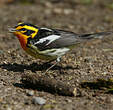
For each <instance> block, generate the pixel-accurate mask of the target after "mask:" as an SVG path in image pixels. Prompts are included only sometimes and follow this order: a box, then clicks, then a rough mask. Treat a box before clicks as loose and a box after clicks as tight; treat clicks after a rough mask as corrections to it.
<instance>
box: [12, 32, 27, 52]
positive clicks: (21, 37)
mask: <svg viewBox="0 0 113 110" xmlns="http://www.w3.org/2000/svg"><path fill="white" fill-rule="evenodd" d="M14 35H16V36H17V38H18V39H19V41H20V44H21V46H22V48H23V49H24V50H26V44H27V36H25V35H23V34H20V33H17V32H16V33H14Z"/></svg>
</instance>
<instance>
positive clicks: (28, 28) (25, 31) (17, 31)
mask: <svg viewBox="0 0 113 110" xmlns="http://www.w3.org/2000/svg"><path fill="white" fill-rule="evenodd" d="M9 31H10V32H11V33H13V34H14V35H16V36H17V38H18V39H19V41H20V43H21V46H22V48H24V49H25V46H26V44H27V39H28V38H29V37H31V38H34V37H35V35H36V34H37V33H38V31H39V29H38V27H36V26H34V25H32V24H29V23H18V25H16V26H15V27H14V28H9Z"/></svg>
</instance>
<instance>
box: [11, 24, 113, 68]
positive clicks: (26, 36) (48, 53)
mask: <svg viewBox="0 0 113 110" xmlns="http://www.w3.org/2000/svg"><path fill="white" fill-rule="evenodd" d="M9 31H10V32H12V33H14V35H16V36H17V38H18V39H19V41H20V44H21V46H22V48H23V49H24V50H25V51H26V52H27V53H28V54H30V55H31V56H33V57H35V58H39V59H42V60H48V61H53V60H56V63H57V62H59V61H60V58H61V57H62V56H63V55H65V54H66V53H67V52H68V51H70V50H72V49H73V48H74V47H75V46H76V45H77V44H79V43H81V42H84V41H89V40H90V39H93V38H102V37H103V36H106V35H109V34H112V33H113V32H111V31H109V32H98V33H93V34H76V33H73V32H69V31H64V30H58V29H49V28H43V27H37V26H35V25H32V24H29V23H19V24H18V25H17V26H15V27H14V28H10V29H9ZM56 63H55V64H56ZM55 64H54V65H55ZM54 65H52V66H51V67H50V68H52V67H53V66H54ZM50 68H49V69H50ZM49 69H48V70H49Z"/></svg>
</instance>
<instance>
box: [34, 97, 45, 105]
mask: <svg viewBox="0 0 113 110" xmlns="http://www.w3.org/2000/svg"><path fill="white" fill-rule="evenodd" d="M32 102H33V104H39V105H44V104H45V103H46V100H45V99H43V98H41V97H33V99H32Z"/></svg>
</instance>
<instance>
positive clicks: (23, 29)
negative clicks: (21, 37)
mask: <svg viewBox="0 0 113 110" xmlns="http://www.w3.org/2000/svg"><path fill="white" fill-rule="evenodd" d="M18 31H26V29H25V28H21V29H19V30H18Z"/></svg>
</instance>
